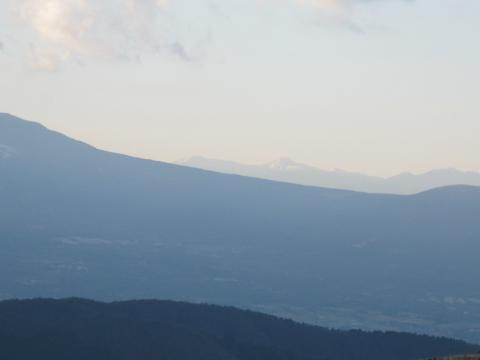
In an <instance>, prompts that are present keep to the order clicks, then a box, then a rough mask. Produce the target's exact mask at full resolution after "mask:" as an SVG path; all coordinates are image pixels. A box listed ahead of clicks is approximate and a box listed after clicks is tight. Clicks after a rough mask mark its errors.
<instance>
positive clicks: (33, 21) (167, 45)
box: [14, 0, 188, 71]
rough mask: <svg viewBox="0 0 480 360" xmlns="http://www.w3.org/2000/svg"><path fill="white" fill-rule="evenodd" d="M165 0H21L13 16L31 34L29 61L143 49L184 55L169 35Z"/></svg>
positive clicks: (44, 64) (42, 64)
mask: <svg viewBox="0 0 480 360" xmlns="http://www.w3.org/2000/svg"><path fill="white" fill-rule="evenodd" d="M168 6H169V3H168V1H167V0H102V1H98V0H20V1H16V5H15V8H14V11H15V14H16V16H17V17H18V18H19V19H20V20H21V21H22V23H23V24H26V25H27V26H28V27H29V28H30V30H31V33H32V37H33V38H32V40H31V46H30V59H31V62H32V65H33V66H34V67H35V68H37V69H43V70H50V71H51V70H55V69H57V68H58V67H59V66H60V65H61V64H62V63H64V62H66V61H75V62H79V63H82V62H84V61H87V60H88V59H92V58H95V59H105V60H108V59H119V58H121V59H137V58H138V57H139V56H141V54H142V53H143V52H145V51H147V49H148V51H169V50H170V51H171V52H172V53H174V54H178V55H179V56H181V57H182V58H187V57H188V56H187V55H186V50H185V49H183V47H182V45H181V44H179V43H178V42H176V41H175V40H174V39H172V36H171V29H170V28H169V18H168V15H167V12H168Z"/></svg>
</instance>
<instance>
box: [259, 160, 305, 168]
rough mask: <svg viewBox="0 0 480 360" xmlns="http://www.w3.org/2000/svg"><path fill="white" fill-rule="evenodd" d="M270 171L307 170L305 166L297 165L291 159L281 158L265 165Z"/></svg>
mask: <svg viewBox="0 0 480 360" xmlns="http://www.w3.org/2000/svg"><path fill="white" fill-rule="evenodd" d="M265 166H266V167H267V168H268V169H271V170H278V171H292V170H302V169H305V165H303V164H300V163H297V162H295V161H293V160H292V159H289V158H280V159H278V160H275V161H272V162H269V163H267V164H266V165H265Z"/></svg>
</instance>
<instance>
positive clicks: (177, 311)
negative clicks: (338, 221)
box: [0, 299, 480, 360]
mask: <svg viewBox="0 0 480 360" xmlns="http://www.w3.org/2000/svg"><path fill="white" fill-rule="evenodd" d="M479 348H480V347H478V346H473V345H469V344H467V343H465V342H462V341H457V340H451V339H446V338H435V337H429V336H420V335H413V334H406V333H394V332H363V331H338V330H329V329H326V328H321V327H316V326H311V325H305V324H300V323H295V322H293V321H290V320H283V319H279V318H275V317H272V316H269V315H264V314H260V313H255V312H251V311H243V310H238V309H235V308H230V307H220V306H212V305H196V304H189V303H179V302H170V301H129V302H115V303H99V302H94V301H89V300H82V299H65V300H46V299H37V300H23V301H20V300H10V301H3V302H0V355H1V356H0V357H1V358H2V359H9V360H23V359H29V360H30V359H36V360H43V359H45V360H47V359H48V360H57V359H59V360H60V359H61V360H63V359H65V360H67V359H68V360H77V359H78V360H80V359H82V360H85V359H88V360H109V359H112V360H113V359H115V360H130V359H132V360H151V359H152V360H153V359H168V360H207V359H209V360H210V359H211V360H223V359H224V360H270V359H271V360H367V359H368V360H371V359H375V360H383V359H384V360H414V359H425V358H430V357H437V356H443V355H452V354H460V353H472V352H476V351H477V350H479Z"/></svg>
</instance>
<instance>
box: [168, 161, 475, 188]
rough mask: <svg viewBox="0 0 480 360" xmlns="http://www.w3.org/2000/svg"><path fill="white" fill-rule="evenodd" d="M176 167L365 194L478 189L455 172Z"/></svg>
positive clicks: (208, 164) (212, 164) (286, 165)
mask: <svg viewBox="0 0 480 360" xmlns="http://www.w3.org/2000/svg"><path fill="white" fill-rule="evenodd" d="M177 164H179V165H184V166H190V167H194V168H198V169H204V170H210V171H216V172H220V173H226V174H237V175H243V176H250V177H256V178H261V179H269V180H274V181H284V182H288V183H294V184H301V185H309V186H319V187H327V188H336V189H345V190H353V191H360V192H369V193H385V194H403V195H409V194H416V193H420V192H423V191H427V190H431V189H434V188H438V187H443V186H451V185H472V186H480V172H474V171H460V170H457V169H438V170H432V171H429V172H427V173H424V174H418V175H417V174H412V173H408V172H405V173H401V174H398V175H396V176H392V177H388V178H383V177H378V176H370V175H365V174H361V173H354V172H349V171H344V170H338V169H337V170H331V171H328V170H322V169H318V168H316V167H313V166H308V165H305V164H301V163H298V162H295V161H293V160H291V159H288V158H281V159H278V160H275V161H272V162H268V163H266V164H260V165H246V164H241V163H238V162H233V161H227V160H217V159H209V158H205V157H202V156H194V157H191V158H188V159H185V160H181V161H178V162H177Z"/></svg>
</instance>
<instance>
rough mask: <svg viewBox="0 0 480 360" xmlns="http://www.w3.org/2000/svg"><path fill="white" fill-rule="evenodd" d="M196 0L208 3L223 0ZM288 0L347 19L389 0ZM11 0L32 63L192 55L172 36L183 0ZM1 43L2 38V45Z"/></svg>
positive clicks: (44, 66) (49, 66)
mask: <svg viewBox="0 0 480 360" xmlns="http://www.w3.org/2000/svg"><path fill="white" fill-rule="evenodd" d="M195 1H203V2H204V4H205V6H208V4H210V5H211V4H212V3H214V2H215V1H224V0H209V1H206V0H195ZM245 1H259V0H245ZM289 1H290V2H291V3H292V4H295V5H297V6H303V7H305V8H307V9H311V10H312V11H316V12H318V13H319V14H320V15H322V16H325V17H326V18H328V19H330V20H331V19H333V20H334V21H335V22H337V21H338V22H339V23H342V22H343V23H345V24H349V23H350V20H349V19H350V17H351V14H352V12H353V10H354V8H355V6H357V5H360V4H362V3H367V2H386V1H393V0H282V1H277V0H275V1H274V0H271V1H270V3H271V4H272V6H279V4H281V3H282V2H283V3H285V2H289ZM403 1H405V0H403ZM11 2H12V4H13V13H14V15H15V17H16V18H17V19H19V20H20V22H21V24H23V25H24V26H25V25H26V27H27V28H28V29H29V34H30V39H29V43H30V46H29V59H30V62H31V64H32V66H33V67H34V68H36V69H41V70H47V71H54V70H56V69H58V68H59V66H61V65H62V64H64V63H67V62H77V63H84V62H88V61H91V60H92V59H94V60H96V61H98V60H104V61H105V60H114V59H115V60H118V59H123V60H125V59H126V60H137V59H139V58H141V56H142V55H144V54H145V53H146V52H165V53H170V54H173V55H175V56H177V57H179V58H181V59H183V60H191V59H192V54H191V53H190V52H189V51H188V50H187V48H188V47H187V46H186V45H185V43H184V42H182V41H181V40H179V37H178V36H176V33H177V30H178V29H177V28H179V27H180V28H181V27H182V26H184V25H187V26H188V25H190V24H183V23H182V21H181V20H179V19H181V17H179V16H178V14H177V13H176V12H175V11H176V8H175V5H176V4H177V3H180V2H181V0H101V1H100V0H11ZM196 5H198V4H196ZM183 8H185V4H183ZM1 46H2V45H1V43H0V49H1Z"/></svg>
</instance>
